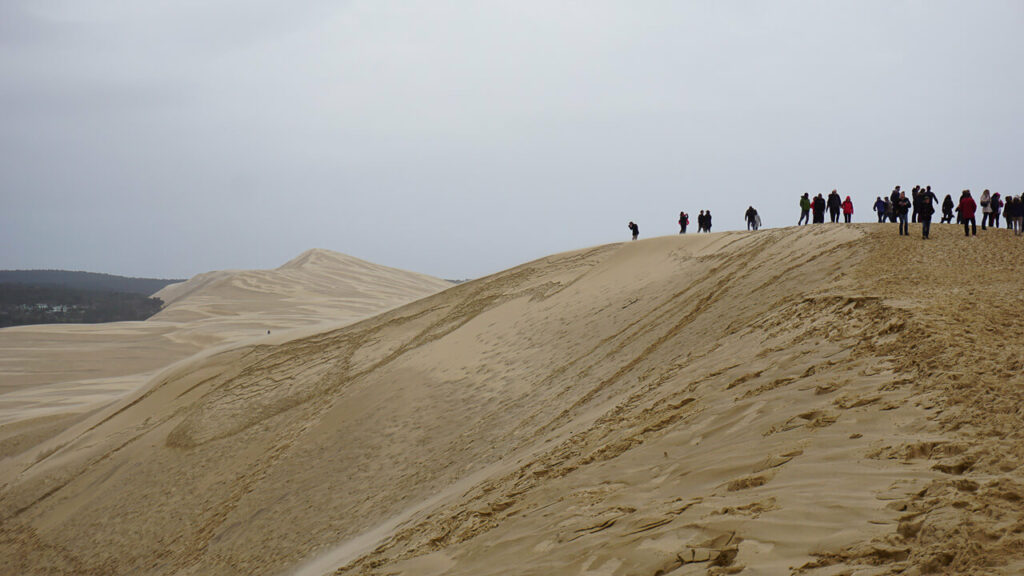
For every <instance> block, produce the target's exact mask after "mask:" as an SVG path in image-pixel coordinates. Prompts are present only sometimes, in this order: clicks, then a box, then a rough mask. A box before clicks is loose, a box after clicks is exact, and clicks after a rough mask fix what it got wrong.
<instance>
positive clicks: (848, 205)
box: [843, 196, 853, 214]
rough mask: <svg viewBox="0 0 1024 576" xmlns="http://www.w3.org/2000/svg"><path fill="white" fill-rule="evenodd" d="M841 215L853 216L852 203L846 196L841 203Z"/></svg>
mask: <svg viewBox="0 0 1024 576" xmlns="http://www.w3.org/2000/svg"><path fill="white" fill-rule="evenodd" d="M843 214H853V201H852V200H850V197H849V196H847V197H846V200H845V201H844V202H843Z"/></svg>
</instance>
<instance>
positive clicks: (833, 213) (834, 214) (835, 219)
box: [828, 208, 839, 222]
mask: <svg viewBox="0 0 1024 576" xmlns="http://www.w3.org/2000/svg"><path fill="white" fill-rule="evenodd" d="M828 217H829V218H831V219H832V221H833V222H839V210H833V209H831V208H829V209H828Z"/></svg>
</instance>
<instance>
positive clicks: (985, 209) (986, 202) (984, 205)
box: [978, 192, 992, 214]
mask: <svg viewBox="0 0 1024 576" xmlns="http://www.w3.org/2000/svg"><path fill="white" fill-rule="evenodd" d="M978 202H980V203H981V211H982V213H984V214H988V213H989V212H991V211H992V197H991V196H989V194H988V192H983V193H982V194H981V198H978Z"/></svg>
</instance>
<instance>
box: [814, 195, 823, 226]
mask: <svg viewBox="0 0 1024 576" xmlns="http://www.w3.org/2000/svg"><path fill="white" fill-rule="evenodd" d="M811 211H812V212H814V220H813V221H814V223H815V224H821V223H824V222H825V199H824V198H822V197H821V194H820V193H819V194H818V195H817V196H815V197H814V202H812V203H811Z"/></svg>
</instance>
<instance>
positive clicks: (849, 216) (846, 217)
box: [843, 214, 853, 224]
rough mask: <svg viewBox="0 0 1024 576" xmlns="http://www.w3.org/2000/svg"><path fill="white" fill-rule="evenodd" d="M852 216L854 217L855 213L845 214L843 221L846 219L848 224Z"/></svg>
mask: <svg viewBox="0 0 1024 576" xmlns="http://www.w3.org/2000/svg"><path fill="white" fill-rule="evenodd" d="M851 217H853V214H843V221H845V222H846V223H847V224H849V223H850V218H851Z"/></svg>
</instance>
